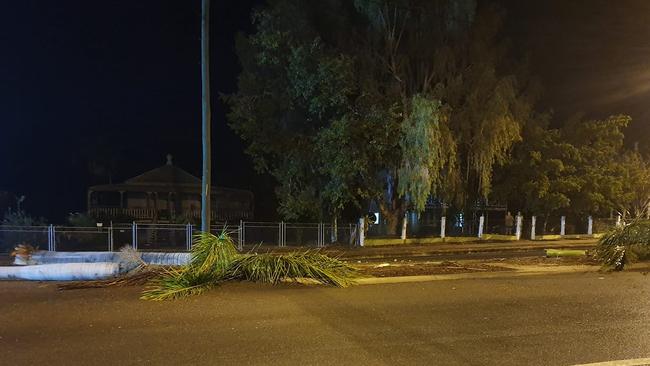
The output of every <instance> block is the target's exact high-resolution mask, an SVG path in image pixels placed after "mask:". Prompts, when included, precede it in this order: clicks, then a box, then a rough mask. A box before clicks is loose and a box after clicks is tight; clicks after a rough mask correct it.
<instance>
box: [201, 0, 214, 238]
mask: <svg viewBox="0 0 650 366" xmlns="http://www.w3.org/2000/svg"><path fill="white" fill-rule="evenodd" d="M201 94H202V95H201V98H202V103H201V106H202V114H201V117H202V134H203V179H202V182H201V231H203V232H205V233H208V232H210V208H211V207H210V188H211V187H210V185H211V178H212V177H211V159H210V152H211V143H210V133H211V132H210V0H202V1H201Z"/></svg>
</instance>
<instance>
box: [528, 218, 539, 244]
mask: <svg viewBox="0 0 650 366" xmlns="http://www.w3.org/2000/svg"><path fill="white" fill-rule="evenodd" d="M536 222H537V216H531V217H530V240H535V223H536Z"/></svg>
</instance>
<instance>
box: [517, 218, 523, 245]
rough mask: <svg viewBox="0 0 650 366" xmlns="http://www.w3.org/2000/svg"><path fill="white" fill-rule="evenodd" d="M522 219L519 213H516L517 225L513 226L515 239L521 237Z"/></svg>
mask: <svg viewBox="0 0 650 366" xmlns="http://www.w3.org/2000/svg"><path fill="white" fill-rule="evenodd" d="M523 221H524V217H523V216H521V215H517V226H516V227H515V236H516V237H517V240H520V239H521V224H522V223H523Z"/></svg>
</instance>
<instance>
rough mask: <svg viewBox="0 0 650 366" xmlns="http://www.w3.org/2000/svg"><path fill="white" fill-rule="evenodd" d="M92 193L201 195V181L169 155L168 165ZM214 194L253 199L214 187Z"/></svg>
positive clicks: (242, 191) (237, 190) (91, 188)
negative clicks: (174, 192) (180, 193)
mask: <svg viewBox="0 0 650 366" xmlns="http://www.w3.org/2000/svg"><path fill="white" fill-rule="evenodd" d="M89 190H90V191H100V192H102V191H103V192H106V191H109V192H110V191H113V192H117V191H125V192H172V191H181V192H187V193H198V194H200V193H201V179H199V178H197V177H195V176H193V175H192V174H190V173H188V172H187V171H185V170H183V169H181V168H179V167H177V166H174V165H173V164H172V156H171V155H167V164H165V165H163V166H161V167H158V168H155V169H152V170H149V171H148V172H145V173H142V174H140V175H138V176H135V177H133V178H129V179H127V180H126V181H124V183H118V184H102V185H96V186H92V187H90V188H89ZM212 192H213V194H216V195H218V194H229V195H233V194H234V195H244V196H248V197H251V196H252V195H253V194H252V192H250V191H247V190H243V189H233V188H225V187H215V186H212Z"/></svg>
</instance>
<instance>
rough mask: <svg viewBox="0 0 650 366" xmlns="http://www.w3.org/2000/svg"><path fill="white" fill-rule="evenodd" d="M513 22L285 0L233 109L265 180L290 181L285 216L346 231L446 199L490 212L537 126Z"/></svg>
mask: <svg viewBox="0 0 650 366" xmlns="http://www.w3.org/2000/svg"><path fill="white" fill-rule="evenodd" d="M501 17H502V15H501V14H500V13H499V12H496V11H494V10H493V9H492V8H490V7H485V8H484V11H481V12H480V13H477V12H476V3H475V1H473V0H465V1H451V0H449V1H425V0H415V1H406V0H392V1H374V0H357V1H355V2H354V3H351V2H348V1H344V0H332V1H324V2H315V1H298V0H277V1H273V2H271V3H270V5H269V6H267V7H265V8H263V9H262V10H259V11H256V12H255V13H254V15H253V21H254V24H255V26H256V30H255V32H254V33H253V34H252V35H250V36H240V37H239V38H238V41H237V51H238V54H239V57H240V61H241V63H242V66H243V71H242V73H241V74H240V76H239V88H238V91H237V92H236V93H234V94H231V95H228V96H225V99H226V101H227V102H228V103H229V105H230V106H231V113H230V114H229V120H230V123H231V126H232V128H233V129H234V130H235V131H236V132H237V133H238V134H239V135H240V136H241V137H242V138H243V139H244V140H245V141H246V142H247V144H248V147H247V152H248V153H249V154H250V155H251V156H252V157H253V160H254V162H255V165H256V167H257V168H258V170H260V171H261V172H268V173H270V174H272V175H273V176H274V177H275V178H276V179H277V181H278V184H279V187H278V188H277V190H276V193H277V195H278V199H279V202H280V213H281V214H282V215H283V216H284V217H285V218H286V219H297V218H319V219H320V218H323V216H327V215H330V216H334V217H335V216H337V215H338V214H339V213H340V212H342V211H344V210H345V209H346V208H349V207H357V208H360V207H363V206H365V205H366V204H367V203H368V201H369V200H376V201H377V202H378V203H379V206H380V209H381V210H382V212H384V215H385V217H389V218H390V217H402V216H403V211H404V209H405V208H406V207H407V203H408V202H407V201H409V200H411V201H412V202H410V203H411V204H412V206H413V207H414V208H415V209H416V210H422V209H423V207H424V206H423V202H425V201H426V198H427V196H428V195H429V194H432V193H436V192H437V191H438V192H439V191H444V192H445V193H446V194H445V195H446V196H448V197H449V199H453V198H458V201H463V200H464V199H465V198H467V197H470V198H472V199H473V198H474V197H482V198H486V197H487V194H488V193H489V192H490V189H491V179H492V169H493V167H494V166H495V165H498V164H502V163H504V162H505V161H506V160H507V157H508V154H509V151H510V148H511V146H512V144H513V143H514V142H516V141H518V140H519V139H520V136H519V134H520V130H521V126H522V125H523V124H524V123H525V120H526V118H528V116H529V113H530V99H531V98H530V95H528V93H525V92H524V90H523V89H524V88H523V86H524V83H522V82H521V80H524V79H525V78H524V77H521V76H522V75H525V73H524V72H523V71H521V68H519V67H514V66H516V65H514V66H513V65H510V64H507V63H506V62H505V60H506V57H505V54H506V52H505V46H504V44H503V43H502V42H500V41H499V40H498V39H497V34H498V30H499V28H500V19H501ZM496 70H513V71H512V72H508V73H500V72H497V71H496ZM520 79H521V80H520ZM419 132H424V135H421V136H420V135H418V133H419ZM418 147H423V148H424V150H422V151H419V150H418ZM428 153H430V154H432V155H431V156H428V155H427V154H428ZM403 180H406V181H405V182H402V181H403ZM443 187H444V189H442V188H443Z"/></svg>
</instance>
